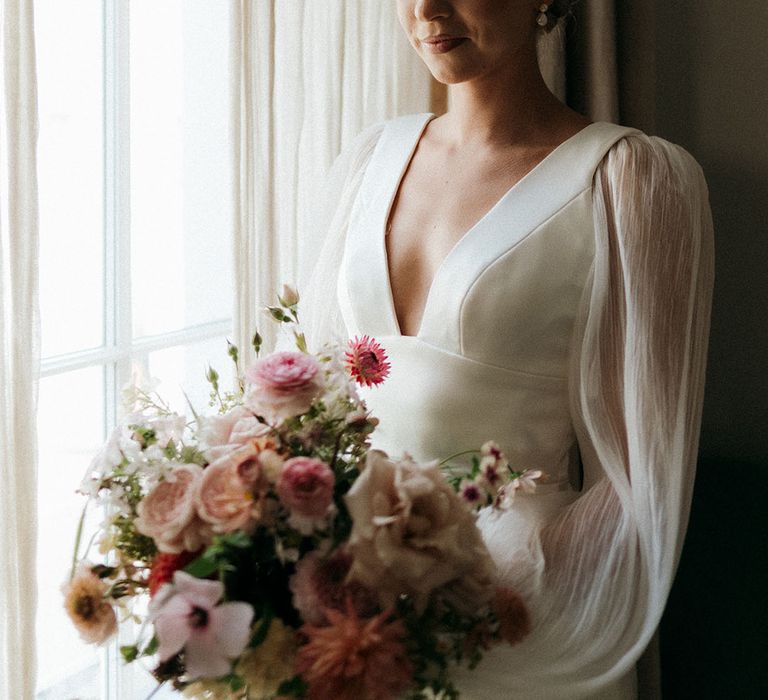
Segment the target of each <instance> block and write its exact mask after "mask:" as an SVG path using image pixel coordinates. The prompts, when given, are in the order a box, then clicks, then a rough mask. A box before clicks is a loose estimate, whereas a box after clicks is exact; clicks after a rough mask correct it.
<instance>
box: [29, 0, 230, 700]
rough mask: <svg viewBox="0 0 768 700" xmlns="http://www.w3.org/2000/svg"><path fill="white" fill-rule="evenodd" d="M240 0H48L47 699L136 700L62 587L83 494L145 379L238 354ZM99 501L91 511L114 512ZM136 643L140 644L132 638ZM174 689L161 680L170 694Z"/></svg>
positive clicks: (43, 116)
mask: <svg viewBox="0 0 768 700" xmlns="http://www.w3.org/2000/svg"><path fill="white" fill-rule="evenodd" d="M230 12H231V4H230V3H218V2H208V1H207V0H163V2H160V3H156V2H152V0H133V1H132V2H128V0H103V1H102V0H70V1H69V2H66V3H62V2H58V1H57V0H38V1H37V2H36V4H35V30H36V40H37V47H38V56H37V60H38V80H39V83H38V90H39V109H40V141H39V187H40V247H41V249H40V304H41V314H42V352H43V363H42V372H41V380H40V403H39V418H38V432H39V439H40V462H39V465H40V466H39V485H40V486H39V500H38V507H39V537H38V543H37V546H38V567H39V572H40V576H39V589H38V596H39V607H38V655H39V664H38V665H39V675H38V698H40V699H45V700H48V699H53V698H57V699H58V698H73V697H77V698H82V699H85V698H137V697H144V696H146V695H147V694H148V693H149V692H150V691H151V690H152V689H153V687H154V685H155V683H154V681H153V680H152V678H151V677H150V676H149V674H148V673H146V672H144V671H142V670H141V669H140V668H138V667H137V665H136V664H133V665H132V666H130V667H127V669H129V670H130V671H131V672H130V673H128V672H127V670H126V669H125V668H123V666H122V663H121V662H120V661H119V659H118V656H119V654H118V652H117V644H113V645H112V646H111V647H109V648H108V649H106V650H103V649H97V648H94V647H88V646H86V645H84V644H82V643H81V642H80V641H79V638H78V637H77V634H76V632H75V631H74V629H73V627H72V626H71V624H70V622H69V620H68V618H67V617H66V615H65V613H64V611H63V608H62V598H61V594H60V591H59V588H58V586H59V584H60V583H62V582H63V580H64V578H65V576H66V574H67V572H68V571H69V567H70V565H71V559H72V546H73V541H74V534H75V529H76V526H77V521H78V518H79V517H80V513H81V510H82V507H83V505H84V497H82V496H79V495H77V494H75V493H74V490H75V489H76V488H77V485H78V483H79V481H80V479H81V478H82V476H83V474H84V473H85V469H86V467H87V465H88V463H89V461H90V459H91V457H92V456H93V454H94V452H95V451H96V449H97V448H98V447H99V445H100V443H101V442H102V441H103V440H104V439H105V437H106V434H107V433H108V432H109V431H110V430H111V427H112V426H113V425H114V423H115V422H116V420H117V419H118V417H119V410H120V408H119V407H120V389H121V387H122V386H123V385H124V384H125V383H127V382H128V381H129V380H130V379H131V377H132V376H136V375H142V376H146V377H150V376H151V377H157V378H159V379H160V380H161V381H162V384H161V387H160V390H161V392H162V393H163V395H164V396H165V397H166V398H168V399H170V403H171V405H172V406H174V407H175V408H178V409H180V410H185V404H186V402H185V399H184V396H183V394H182V386H183V387H184V389H185V390H187V393H188V395H189V398H190V400H191V401H192V403H193V404H195V405H196V406H200V407H205V406H206V404H207V390H206V387H205V386H204V382H203V375H204V371H205V368H206V366H207V365H208V364H209V363H211V364H213V365H214V366H218V367H219V368H221V369H224V368H226V367H228V365H229V360H228V359H227V356H226V342H225V338H226V337H227V336H229V335H230V334H231V330H232V308H233V284H232V277H233V275H232V260H233V251H232V241H233V236H232V231H233V228H234V212H235V196H234V194H233V192H234V172H235V167H236V165H235V150H234V148H233V145H232V144H233V142H234V139H233V128H234V127H233V124H234V121H233V119H232V117H231V115H232V114H233V113H234V109H233V105H234V100H235V99H236V95H234V94H233V93H234V89H235V88H234V86H235V85H236V83H234V82H233V80H232V78H231V76H232V74H233V70H232V62H233V60H234V56H233V51H232V48H231V47H232V40H231V36H230V33H231V31H232V18H231V16H230ZM99 515H100V514H98V513H91V514H90V518H91V524H92V525H95V524H96V523H97V522H98V519H99ZM127 641H130V640H127ZM159 697H161V693H158V694H157V695H155V698H159Z"/></svg>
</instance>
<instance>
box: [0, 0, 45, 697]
mask: <svg viewBox="0 0 768 700" xmlns="http://www.w3.org/2000/svg"><path fill="white" fill-rule="evenodd" d="M0 22H2V38H1V39H0V61H2V66H3V74H2V75H3V77H2V83H0V351H1V353H2V356H1V357H0V484H2V487H0V523H2V527H0V561H2V566H0V697H1V698H19V699H20V700H25V699H27V698H32V697H34V692H35V668H36V660H35V631H34V628H35V604H36V591H37V585H36V583H37V582H36V578H35V576H36V571H35V548H36V535H37V533H36V517H37V501H36V478H37V475H36V470H37V436H36V427H35V421H36V404H37V375H38V369H39V360H40V343H39V313H38V263H37V258H38V255H37V251H38V209H37V164H36V163H37V161H36V144H37V129H38V124H37V91H36V79H35V43H34V19H33V6H32V0H3V1H2V3H0Z"/></svg>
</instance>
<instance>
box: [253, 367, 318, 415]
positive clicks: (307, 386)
mask: <svg viewBox="0 0 768 700" xmlns="http://www.w3.org/2000/svg"><path fill="white" fill-rule="evenodd" d="M245 377H246V380H247V381H248V383H249V384H250V385H251V386H250V387H249V389H248V392H247V394H246V397H245V405H246V406H247V407H248V408H250V409H251V410H252V411H254V412H255V413H256V414H258V415H260V416H263V417H265V418H267V419H268V420H272V421H282V420H285V419H286V418H292V417H293V416H298V415H301V414H302V413H306V412H307V411H308V410H309V408H310V406H311V405H312V401H314V399H315V398H316V397H317V395H318V394H319V393H320V390H321V389H322V381H321V377H320V364H319V363H318V361H317V360H316V359H315V358H314V357H313V356H312V355H308V354H307V353H304V352H274V353H272V354H271V355H269V356H267V357H265V358H264V359H263V360H256V362H255V363H254V364H253V365H251V366H250V367H249V368H248V370H247V371H246V373H245Z"/></svg>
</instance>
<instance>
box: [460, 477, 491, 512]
mask: <svg viewBox="0 0 768 700" xmlns="http://www.w3.org/2000/svg"><path fill="white" fill-rule="evenodd" d="M459 495H460V496H461V497H462V498H463V499H464V500H465V501H466V502H467V503H468V504H469V505H471V506H476V505H478V504H480V503H481V502H482V501H483V500H484V499H485V492H484V491H483V489H482V488H481V487H480V485H479V484H478V483H476V482H475V481H470V480H468V479H465V480H464V481H462V482H461V484H460V485H459Z"/></svg>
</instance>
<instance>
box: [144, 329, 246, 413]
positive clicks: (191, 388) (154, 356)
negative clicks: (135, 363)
mask: <svg viewBox="0 0 768 700" xmlns="http://www.w3.org/2000/svg"><path fill="white" fill-rule="evenodd" d="M209 365H210V366H212V367H213V368H214V369H215V370H216V371H217V372H218V373H219V375H220V376H221V379H220V380H219V383H220V385H221V391H222V392H225V391H229V390H231V389H232V382H233V378H234V373H233V371H232V367H233V365H232V360H231V359H230V358H229V357H228V355H227V341H226V338H214V339H211V340H206V341H203V342H201V343H195V344H194V345H180V346H178V347H175V348H168V349H167V350H159V351H158V352H153V353H150V355H149V358H148V364H147V365H146V367H145V372H148V373H149V375H150V376H151V377H153V378H157V379H159V380H160V381H161V382H162V383H161V384H160V385H159V387H158V388H157V391H158V393H159V394H160V395H161V396H162V397H163V399H165V401H167V402H168V403H169V404H170V406H171V408H172V409H174V410H175V411H178V412H179V413H183V414H185V415H187V416H191V412H190V410H189V404H188V403H187V400H186V399H185V398H184V392H185V393H186V395H187V396H188V397H189V401H190V402H191V403H192V405H193V406H194V408H195V411H197V412H198V413H214V412H215V411H216V409H215V408H211V407H209V405H208V404H209V400H210V385H209V384H208V382H206V380H205V373H206V370H207V369H208V366H209Z"/></svg>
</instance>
